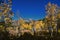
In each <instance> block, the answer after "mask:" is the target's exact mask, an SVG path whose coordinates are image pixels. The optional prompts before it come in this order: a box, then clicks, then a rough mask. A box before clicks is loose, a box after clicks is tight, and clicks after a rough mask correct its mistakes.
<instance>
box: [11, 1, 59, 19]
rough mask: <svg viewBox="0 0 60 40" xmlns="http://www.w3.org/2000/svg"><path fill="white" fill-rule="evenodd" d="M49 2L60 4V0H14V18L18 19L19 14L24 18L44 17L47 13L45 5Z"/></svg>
mask: <svg viewBox="0 0 60 40" xmlns="http://www.w3.org/2000/svg"><path fill="white" fill-rule="evenodd" d="M48 2H51V3H54V4H57V5H58V6H60V0H13V6H12V11H13V12H14V14H15V16H14V19H18V17H17V15H18V16H20V17H22V18H24V19H29V18H31V19H34V20H38V19H43V18H44V17H45V15H46V11H45V5H46V4H47V3H48ZM17 11H18V12H17ZM17 13H18V14H17Z"/></svg>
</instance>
